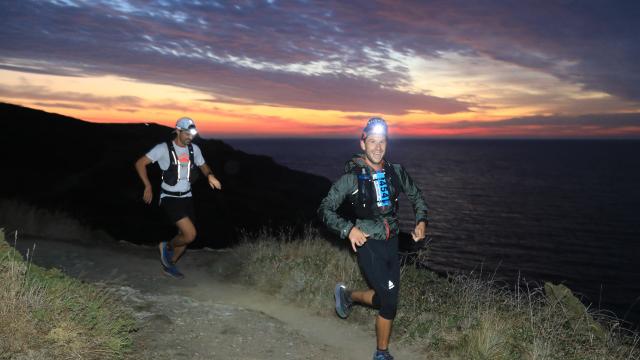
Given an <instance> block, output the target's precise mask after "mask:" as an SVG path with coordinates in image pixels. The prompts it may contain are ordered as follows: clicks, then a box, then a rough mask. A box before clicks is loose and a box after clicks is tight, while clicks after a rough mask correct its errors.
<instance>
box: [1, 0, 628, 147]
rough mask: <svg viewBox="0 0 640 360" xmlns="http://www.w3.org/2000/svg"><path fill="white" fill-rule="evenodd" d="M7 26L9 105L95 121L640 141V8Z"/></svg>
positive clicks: (19, 3)
mask: <svg viewBox="0 0 640 360" xmlns="http://www.w3.org/2000/svg"><path fill="white" fill-rule="evenodd" d="M0 23H1V24H2V28H0V49H1V51H0V101H2V102H8V103H13V104H19V105H23V106H28V107H33V108H37V109H42V110H46V111H50V112H56V113H60V114H64V115H69V116H73V117H77V118H80V119H84V120H89V121H97V122H155V123H160V124H164V125H173V124H174V123H175V120H176V119H177V118H179V117H181V116H190V117H192V118H193V119H194V120H195V121H196V123H197V125H198V127H199V129H200V131H201V133H202V134H203V136H205V137H222V138H224V137H254V136H314V137H327V136H336V137H349V136H354V135H357V134H358V133H359V131H360V130H361V128H362V126H363V125H364V122H365V121H366V119H367V118H369V117H370V116H382V117H384V118H385V119H387V121H388V122H389V124H390V128H391V135H392V136H430V137H432V136H445V137H452V136H459V137H476V136H481V137H593V136H595V137H640V2H638V1H589V0H576V1H449V0H442V1H391V0H388V1H377V2H374V1H365V0H363V1H277V0H271V1H234V2H226V1H205V0H200V1H198V0H192V1H171V0H161V1H150V2H147V1H133V0H129V1H128V0H112V1H76V0H53V1H44V0H42V1H27V0H15V1H1V2H0ZM5 120H6V119H5Z"/></svg>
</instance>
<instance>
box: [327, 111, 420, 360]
mask: <svg viewBox="0 0 640 360" xmlns="http://www.w3.org/2000/svg"><path fill="white" fill-rule="evenodd" d="M386 146H387V125H386V123H385V121H384V120H383V119H381V118H371V119H369V121H368V122H367V125H366V127H365V128H364V130H363V132H362V137H361V139H360V147H361V148H362V150H363V151H364V153H363V154H361V155H357V156H355V157H354V158H353V159H351V160H350V161H348V162H347V164H346V166H345V174H344V175H342V177H340V179H338V180H337V181H336V182H335V183H334V184H333V185H332V186H331V189H330V190H329V193H328V194H327V196H326V197H325V198H324V199H323V200H322V202H321V204H320V208H319V209H318V214H319V215H320V217H321V218H322V221H323V222H324V223H325V224H326V225H327V227H329V228H330V229H332V230H334V231H336V232H337V233H339V234H340V237H341V238H343V239H349V241H350V242H351V247H352V249H353V251H355V252H356V254H357V258H358V264H359V266H360V268H361V269H362V272H363V273H364V276H365V278H366V281H367V283H368V284H369V286H370V287H371V288H370V289H368V290H363V291H350V290H347V288H346V286H345V285H344V284H342V283H338V284H337V285H336V288H335V294H334V295H335V300H336V312H337V313H338V316H340V317H341V318H346V317H347V316H349V313H350V311H351V306H352V304H353V303H354V302H358V303H362V304H365V305H369V306H373V307H374V308H377V309H379V313H378V316H377V317H376V338H377V349H376V352H375V353H374V356H373V359H374V360H379V359H382V360H384V359H393V357H392V356H391V355H390V354H389V351H388V346H389V338H390V336H391V325H392V323H393V319H394V318H395V315H396V310H397V306H398V292H399V287H400V284H399V282H400V262H399V258H398V233H399V225H398V202H397V201H398V195H399V194H400V192H404V193H405V194H406V195H407V197H408V198H409V200H410V201H411V203H412V204H413V209H414V212H415V216H416V226H415V229H414V231H412V233H411V235H412V237H413V240H414V241H420V240H423V239H424V237H425V233H426V227H427V224H428V219H427V211H428V209H427V204H426V202H425V200H424V198H423V196H422V192H421V191H420V189H418V188H417V187H416V185H415V183H414V182H413V180H412V179H411V177H410V176H409V174H408V173H407V172H406V170H405V169H404V167H402V166H401V165H399V164H391V163H389V162H388V161H386V159H385V158H384V155H385V152H386ZM345 200H348V201H349V202H350V203H351V205H352V207H353V212H354V213H355V219H346V218H344V217H342V216H340V215H339V214H338V213H337V212H336V211H337V209H338V208H339V207H340V205H341V204H342V203H343V202H344V201H345Z"/></svg>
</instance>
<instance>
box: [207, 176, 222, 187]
mask: <svg viewBox="0 0 640 360" xmlns="http://www.w3.org/2000/svg"><path fill="white" fill-rule="evenodd" d="M207 180H209V186H211V188H212V189H218V190H222V184H220V181H218V179H216V177H215V176H213V174H209V176H207Z"/></svg>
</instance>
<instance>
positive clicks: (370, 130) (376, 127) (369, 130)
mask: <svg viewBox="0 0 640 360" xmlns="http://www.w3.org/2000/svg"><path fill="white" fill-rule="evenodd" d="M369 135H383V136H387V123H386V122H385V121H384V119H383V118H379V117H373V118H371V119H369V121H367V125H366V126H365V127H364V129H362V139H363V140H364V139H366V138H367V136H369Z"/></svg>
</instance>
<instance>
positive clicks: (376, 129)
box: [369, 124, 387, 135]
mask: <svg viewBox="0 0 640 360" xmlns="http://www.w3.org/2000/svg"><path fill="white" fill-rule="evenodd" d="M386 133H387V131H386V129H385V128H384V126H383V125H382V124H375V125H374V126H373V128H372V129H371V131H369V135H371V134H374V135H384V134H386Z"/></svg>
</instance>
